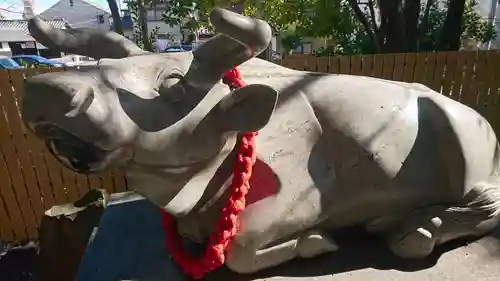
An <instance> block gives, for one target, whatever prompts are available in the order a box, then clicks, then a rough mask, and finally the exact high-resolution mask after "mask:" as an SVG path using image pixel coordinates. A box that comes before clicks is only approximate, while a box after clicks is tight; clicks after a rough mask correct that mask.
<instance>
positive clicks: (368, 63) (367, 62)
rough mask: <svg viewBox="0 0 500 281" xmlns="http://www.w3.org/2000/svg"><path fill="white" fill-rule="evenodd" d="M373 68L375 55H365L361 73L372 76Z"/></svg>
mask: <svg viewBox="0 0 500 281" xmlns="http://www.w3.org/2000/svg"><path fill="white" fill-rule="evenodd" d="M372 70H373V55H364V56H363V59H362V62H361V74H362V75H364V76H372Z"/></svg>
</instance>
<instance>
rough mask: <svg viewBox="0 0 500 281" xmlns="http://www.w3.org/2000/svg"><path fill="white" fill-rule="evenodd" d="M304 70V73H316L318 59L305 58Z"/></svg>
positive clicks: (312, 57) (313, 57)
mask: <svg viewBox="0 0 500 281" xmlns="http://www.w3.org/2000/svg"><path fill="white" fill-rule="evenodd" d="M305 57H306V58H305V68H304V70H306V71H317V70H318V65H317V64H318V58H317V57H315V56H305Z"/></svg>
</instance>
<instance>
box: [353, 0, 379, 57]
mask: <svg viewBox="0 0 500 281" xmlns="http://www.w3.org/2000/svg"><path fill="white" fill-rule="evenodd" d="M349 4H350V6H351V8H352V9H353V11H354V14H355V15H356V17H357V18H358V20H359V21H360V22H361V24H362V25H363V28H364V29H365V31H366V33H367V34H368V37H370V40H371V41H372V42H373V45H374V47H375V50H376V51H377V53H380V45H379V42H378V40H377V38H376V37H375V33H374V32H373V30H372V29H371V28H370V24H369V23H368V20H367V19H366V17H365V14H363V12H362V11H361V9H360V8H359V5H358V1H356V0H349Z"/></svg>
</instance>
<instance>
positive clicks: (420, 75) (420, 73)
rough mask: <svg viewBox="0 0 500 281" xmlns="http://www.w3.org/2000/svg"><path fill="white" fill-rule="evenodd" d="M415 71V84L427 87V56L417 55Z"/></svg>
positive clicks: (423, 54)
mask: <svg viewBox="0 0 500 281" xmlns="http://www.w3.org/2000/svg"><path fill="white" fill-rule="evenodd" d="M415 60H416V61H415V71H414V73H413V82H416V83H421V84H424V85H425V67H426V65H427V54H426V53H417V57H416V59H415Z"/></svg>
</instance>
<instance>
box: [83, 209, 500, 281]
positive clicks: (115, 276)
mask: <svg viewBox="0 0 500 281" xmlns="http://www.w3.org/2000/svg"><path fill="white" fill-rule="evenodd" d="M360 233H361V232H360V231H358V229H356V228H353V229H350V230H348V231H346V232H345V233H344V234H343V235H342V236H339V237H336V241H337V243H338V244H339V246H340V250H339V251H338V252H335V253H332V254H326V255H323V256H320V257H318V258H314V259H309V260H295V261H292V262H289V263H287V264H285V265H283V266H279V267H276V268H273V269H270V270H264V271H262V272H260V273H259V274H255V275H248V276H242V275H236V274H233V273H231V272H229V270H227V269H226V268H222V269H220V270H217V271H215V272H214V273H212V274H210V275H208V276H207V277H206V279H204V280H210V281H215V280H218V281H219V280H245V281H246V280H254V279H259V278H266V277H272V276H290V277H313V276H324V275H331V274H337V273H342V272H348V271H356V270H359V269H364V268H376V269H394V270H398V271H418V270H422V269H426V268H430V267H433V266H434V265H435V264H436V262H437V261H438V260H439V258H440V256H441V255H442V254H443V253H445V252H447V251H450V250H452V249H455V248H457V247H460V246H463V245H466V244H467V243H470V242H473V240H471V239H462V240H458V241H453V242H452V243H448V244H446V245H443V246H442V247H439V248H437V249H436V250H435V252H434V254H433V255H432V256H431V257H430V258H428V259H425V260H413V261H409V260H403V259H400V258H397V257H395V256H394V255H392V254H391V253H390V252H389V251H388V250H387V249H386V248H385V246H384V245H383V243H382V242H381V241H380V240H378V239H376V238H374V237H370V236H367V235H360ZM492 235H493V236H495V237H497V239H500V230H499V231H496V232H495V233H493V234H492ZM495 246H498V245H495ZM499 249H500V248H498V247H497V248H495V249H493V248H491V249H489V250H490V251H489V252H490V253H491V254H492V255H494V254H495V255H498V257H500V250H499ZM84 280H93V281H118V280H140V281H157V280H158V281H160V280H162V281H164V280H169V281H180V280H188V279H187V278H186V277H184V276H183V275H182V274H180V272H179V269H178V268H177V266H176V265H175V263H174V262H173V261H172V260H171V259H170V257H169V256H168V253H167V251H166V249H165V245H164V232H163V229H162V227H161V218H160V212H159V210H158V209H157V207H155V206H153V205H152V204H151V203H149V202H147V201H145V200H138V201H133V202H129V203H123V204H118V205H113V206H111V207H109V208H108V210H107V211H106V213H105V214H104V216H103V218H102V221H101V224H100V227H99V231H98V232H97V235H96V236H95V238H94V240H93V242H92V243H91V244H90V246H89V248H88V250H87V252H86V255H85V257H84V260H83V262H82V265H81V267H80V270H79V274H78V277H77V281H84Z"/></svg>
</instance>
